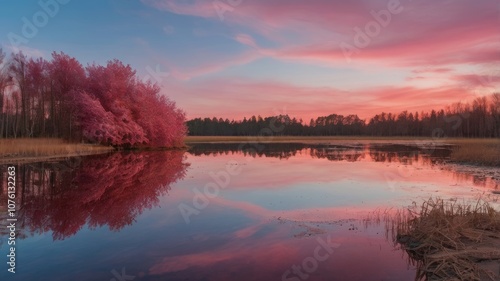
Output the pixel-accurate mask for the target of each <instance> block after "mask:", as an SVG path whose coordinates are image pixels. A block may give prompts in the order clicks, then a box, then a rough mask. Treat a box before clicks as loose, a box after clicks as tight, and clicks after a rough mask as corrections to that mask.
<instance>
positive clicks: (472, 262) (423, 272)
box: [386, 199, 500, 281]
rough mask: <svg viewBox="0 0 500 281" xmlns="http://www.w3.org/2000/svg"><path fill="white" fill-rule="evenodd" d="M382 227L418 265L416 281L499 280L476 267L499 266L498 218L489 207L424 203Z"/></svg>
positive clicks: (499, 233) (498, 214) (438, 201)
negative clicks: (497, 262)
mask: <svg viewBox="0 0 500 281" xmlns="http://www.w3.org/2000/svg"><path fill="white" fill-rule="evenodd" d="M417 209H418V210H417ZM386 221H387V222H388V224H387V226H388V229H389V232H390V233H391V234H392V238H393V239H394V241H396V242H397V243H399V244H400V245H401V246H402V247H403V249H404V250H405V251H406V252H407V253H408V255H409V256H410V257H411V258H412V259H413V260H415V261H417V271H418V272H417V278H416V280H478V281H480V280H500V275H499V272H489V271H488V270H485V269H484V268H483V267H482V266H481V264H480V263H481V262H482V261H492V260H496V261H500V213H499V212H498V211H496V210H495V209H494V208H493V207H491V206H490V205H489V204H488V203H486V202H484V201H482V200H478V201H477V202H476V203H475V204H467V203H457V202H453V201H446V202H445V201H444V200H441V199H429V200H428V201H426V202H424V203H423V204H422V206H421V207H420V208H410V209H406V210H404V211H400V212H397V213H396V214H395V215H391V218H390V219H386Z"/></svg>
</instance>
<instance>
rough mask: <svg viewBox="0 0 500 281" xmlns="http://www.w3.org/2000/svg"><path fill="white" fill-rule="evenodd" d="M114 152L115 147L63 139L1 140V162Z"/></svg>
mask: <svg viewBox="0 0 500 281" xmlns="http://www.w3.org/2000/svg"><path fill="white" fill-rule="evenodd" d="M112 150H114V148H113V147H107V146H101V145H92V144H82V143H68V142H65V141H63V140H61V139H0V162H10V163H12V162H18V161H26V160H32V159H51V158H60V157H69V156H79V155H90V154H99V153H105V152H108V151H112Z"/></svg>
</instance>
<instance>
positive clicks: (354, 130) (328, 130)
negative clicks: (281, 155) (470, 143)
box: [187, 93, 500, 138]
mask: <svg viewBox="0 0 500 281" xmlns="http://www.w3.org/2000/svg"><path fill="white" fill-rule="evenodd" d="M187 127H188V130H189V135H191V136H257V135H275V136H280V135H283V136H361V135H363V136H405V137H420V136H423V137H431V136H433V137H443V136H447V137H467V138H498V137H500V94H498V93H497V94H493V95H490V96H487V97H478V98H476V99H475V100H474V101H472V102H471V103H456V104H453V105H451V106H448V107H446V108H444V109H441V110H438V111H436V110H432V111H430V112H420V113H419V112H408V111H403V112H401V113H398V114H392V113H385V112H382V113H380V114H377V115H375V116H373V117H372V118H370V119H368V120H363V119H360V118H359V117H358V116H357V115H347V116H343V115H338V114H331V115H329V116H322V117H318V118H316V119H311V120H310V121H309V123H306V122H304V121H303V120H301V119H299V120H298V119H296V118H292V117H290V116H288V115H280V116H271V117H265V118H262V117H261V116H257V117H255V116H252V117H250V118H248V119H247V118H244V119H243V120H241V121H234V120H228V119H222V118H215V117H214V118H204V119H203V118H196V119H192V120H189V121H188V122H187Z"/></svg>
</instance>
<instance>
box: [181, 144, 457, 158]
mask: <svg viewBox="0 0 500 281" xmlns="http://www.w3.org/2000/svg"><path fill="white" fill-rule="evenodd" d="M188 152H189V153H190V154H191V155H195V156H201V155H205V156H208V155H213V156H217V155H234V154H238V155H244V156H251V157H274V158H278V159H288V158H290V157H294V156H297V155H298V154H302V153H306V154H308V155H310V156H311V157H312V158H320V159H322V158H324V159H328V160H330V161H349V162H355V161H361V160H366V159H367V156H369V157H370V159H369V160H371V161H375V162H408V161H410V162H411V161H412V160H413V161H419V159H420V158H425V159H426V160H432V161H430V162H429V163H434V162H436V161H442V160H443V159H446V158H448V157H449V156H450V154H451V150H450V149H449V148H447V147H436V148H433V149H426V148H419V147H417V146H411V145H387V144H385V145H383V144H378V145H377V144H371V145H361V144H359V145H357V144H354V145H329V144H305V143H273V144H272V145H269V144H262V143H244V144H239V143H202V144H194V145H192V146H191V147H190V148H189V150H188Z"/></svg>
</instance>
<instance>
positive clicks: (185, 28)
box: [0, 0, 500, 122]
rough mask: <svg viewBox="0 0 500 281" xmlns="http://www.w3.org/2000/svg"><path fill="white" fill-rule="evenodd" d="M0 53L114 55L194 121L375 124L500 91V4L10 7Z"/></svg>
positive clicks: (71, 2)
mask: <svg viewBox="0 0 500 281" xmlns="http://www.w3.org/2000/svg"><path fill="white" fill-rule="evenodd" d="M0 45H1V47H2V49H3V50H4V51H5V52H7V53H10V52H13V51H14V52H16V51H19V50H21V51H23V52H24V53H25V54H27V55H28V56H31V57H44V58H47V59H49V58H50V56H51V53H52V52H53V51H57V52H59V51H62V52H64V53H67V54H68V55H70V56H73V57H75V58H77V59H78V60H79V61H81V62H82V64H83V65H87V64H88V63H93V62H96V63H99V64H105V63H106V62H107V61H108V60H111V59H115V58H116V59H119V60H121V61H123V62H124V63H125V64H130V65H131V66H132V67H133V68H135V69H136V70H137V73H138V75H139V77H140V78H141V79H149V80H152V81H153V82H156V83H158V84H160V85H161V93H162V94H164V95H167V96H168V97H169V98H170V99H171V100H173V101H175V102H176V104H177V105H178V107H180V108H181V109H183V110H184V111H185V112H186V114H187V117H188V118H195V117H214V116H216V117H222V118H229V119H242V118H243V117H250V116H252V115H255V116H258V115H261V116H270V115H277V114H289V115H290V116H293V117H297V118H302V119H303V120H304V121H306V122H308V120H309V119H310V118H315V117H317V116H326V115H329V114H332V113H336V114H344V115H347V114H358V115H359V116H360V117H361V118H369V117H371V116H372V115H374V114H377V113H381V112H393V113H396V112H399V111H403V110H408V111H412V112H414V111H422V110H430V109H440V108H442V107H444V106H446V105H450V104H452V103H455V102H467V101H470V100H472V99H474V98H475V97H480V96H485V95H489V94H492V93H494V92H499V91H500V90H499V86H500V66H499V65H500V64H499V63H500V0H476V1H472V0H400V1H398V0H353V1H346V0H307V1H306V0H87V1H83V0H39V1H31V0H30V1H18V0H2V9H1V11H0Z"/></svg>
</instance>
